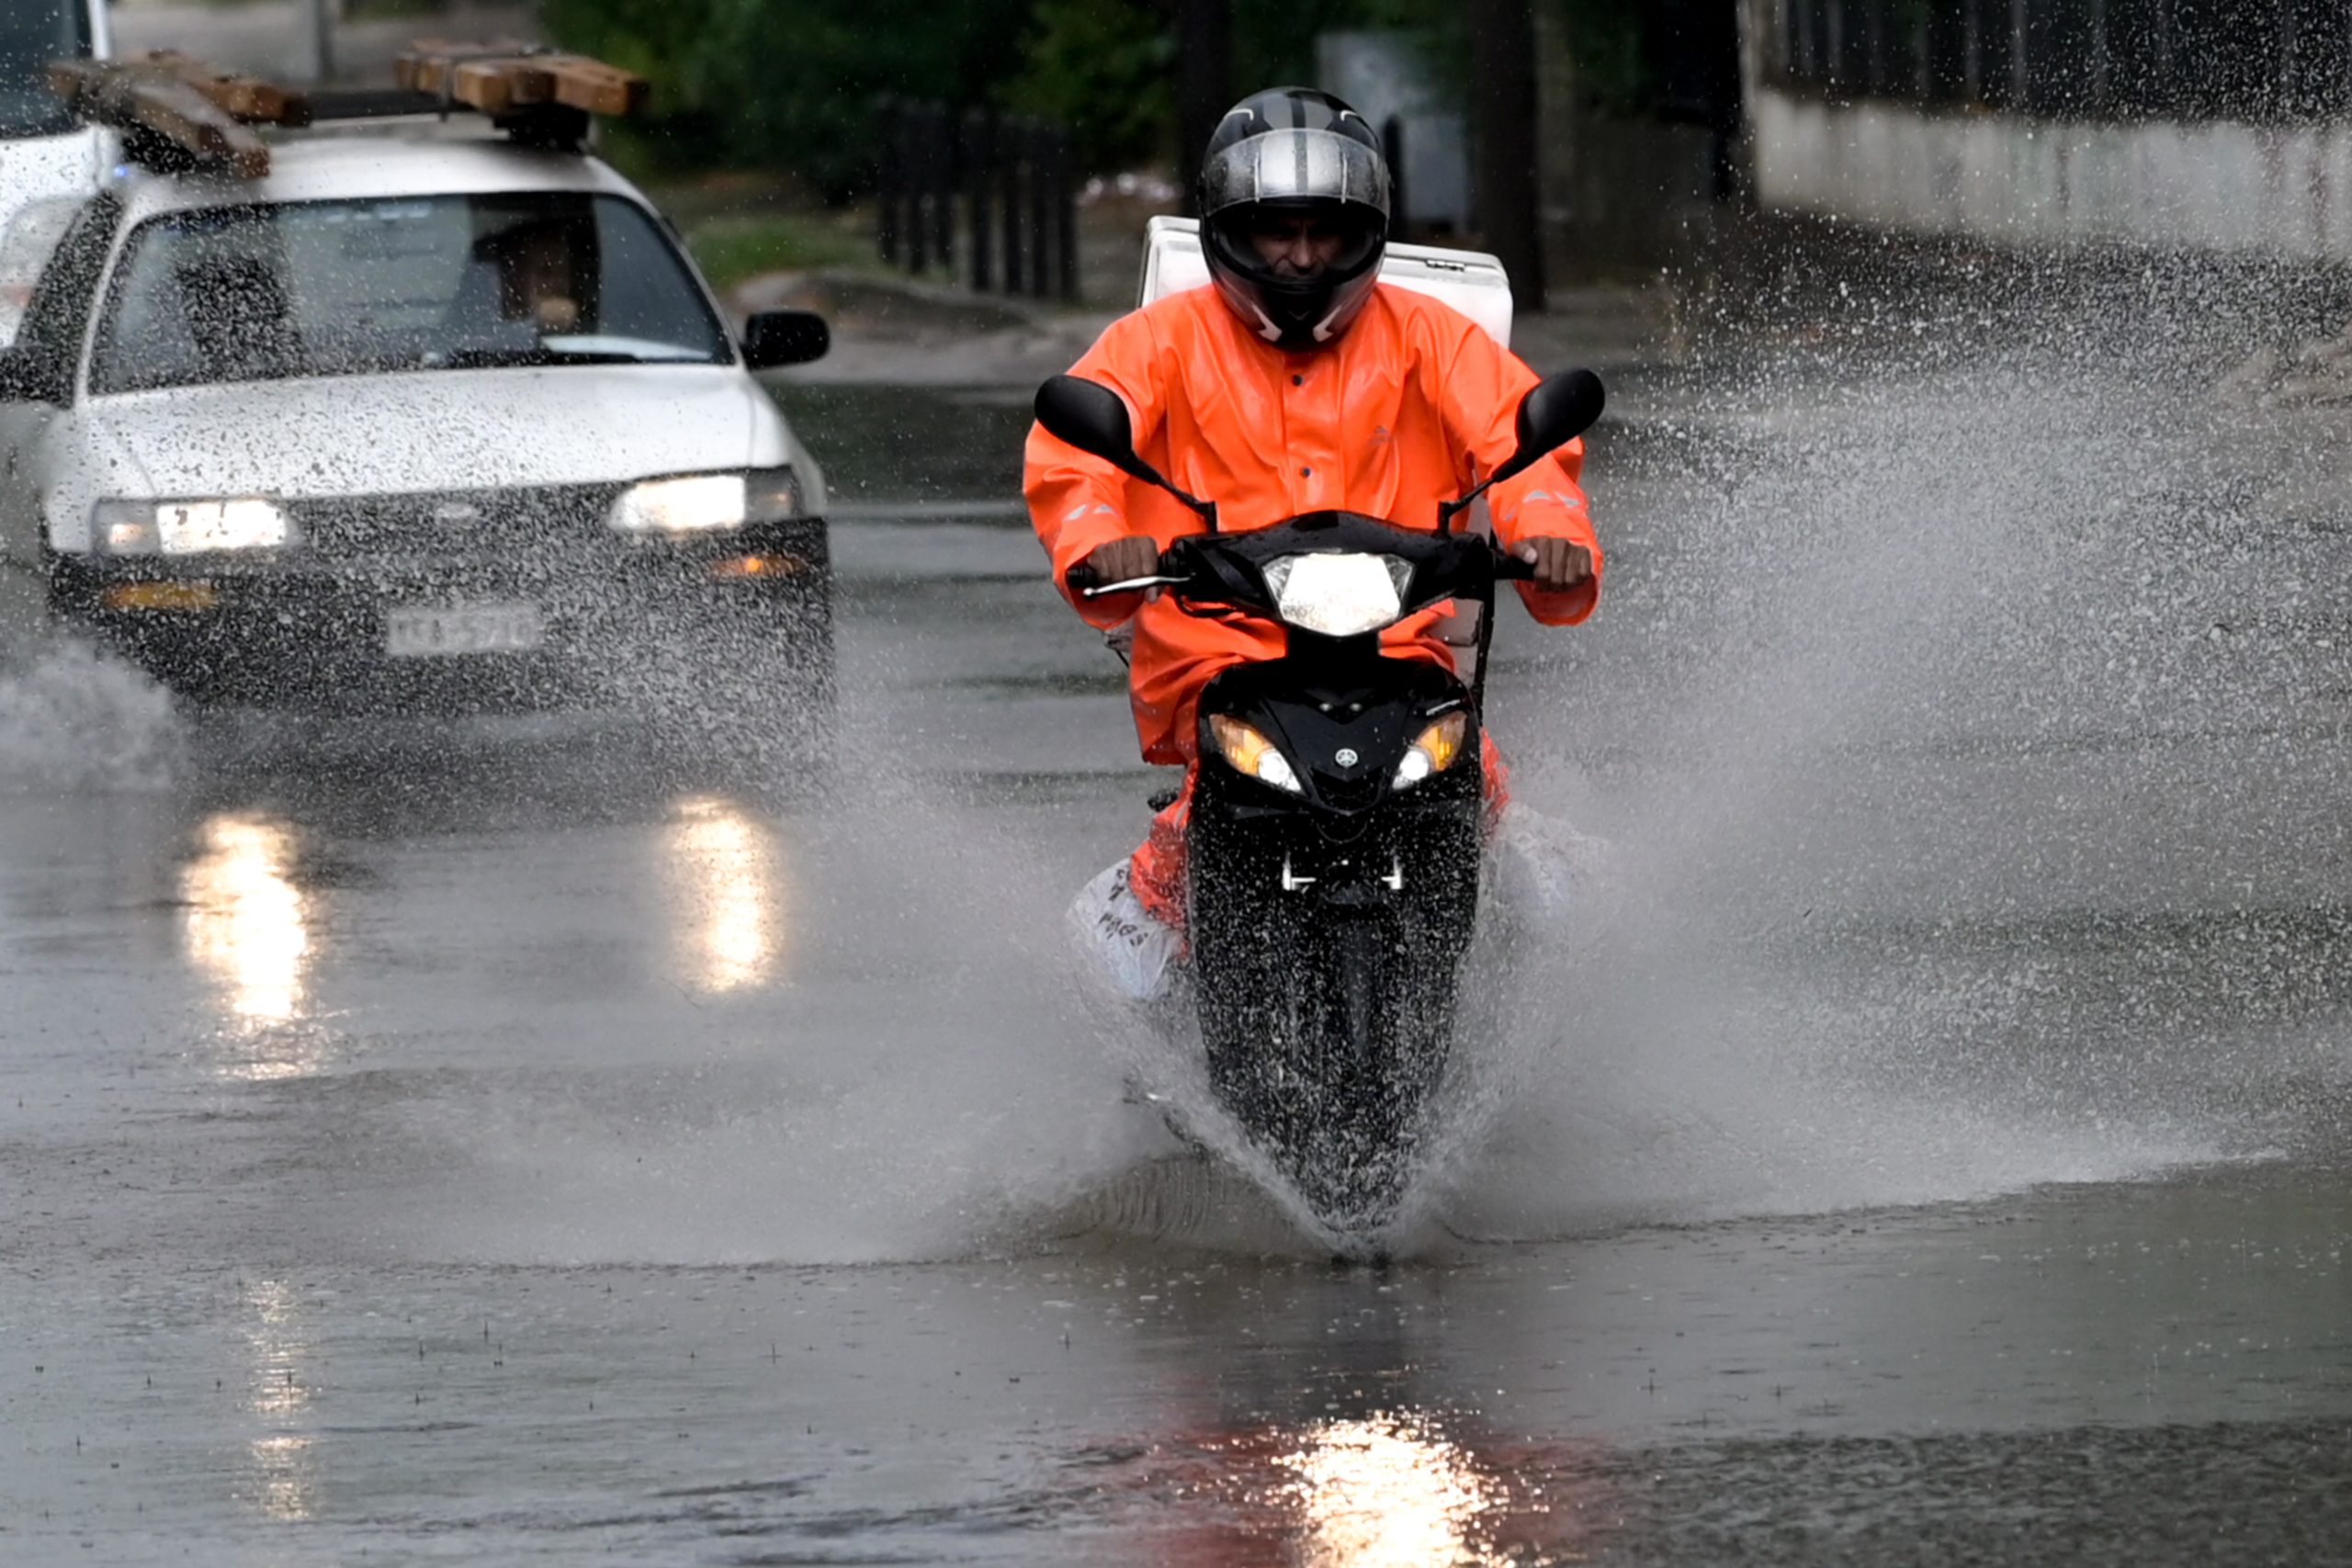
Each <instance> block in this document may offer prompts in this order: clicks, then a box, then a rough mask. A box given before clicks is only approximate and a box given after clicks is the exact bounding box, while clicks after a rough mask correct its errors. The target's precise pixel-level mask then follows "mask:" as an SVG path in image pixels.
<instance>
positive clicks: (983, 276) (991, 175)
mask: <svg viewBox="0 0 2352 1568" xmlns="http://www.w3.org/2000/svg"><path fill="white" fill-rule="evenodd" d="M994 130H995V128H994V126H993V125H992V124H991V123H990V122H989V112H988V110H986V109H979V108H974V109H967V110H965V111H964V143H963V146H962V148H961V149H960V152H959V155H960V157H961V159H962V162H963V166H964V199H965V213H966V221H965V227H966V228H967V231H969V233H970V235H971V258H972V269H971V271H972V287H973V288H975V289H977V290H978V291H979V292H980V293H983V294H985V293H987V292H988V290H989V273H990V271H991V270H992V262H993V257H992V255H991V254H990V253H991V246H990V244H989V197H990V196H991V195H992V194H993V192H992V189H991V186H992V184H993V182H994V180H995V178H996V169H995V152H994V143H995V135H994Z"/></svg>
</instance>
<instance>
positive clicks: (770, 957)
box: [662, 795, 790, 992]
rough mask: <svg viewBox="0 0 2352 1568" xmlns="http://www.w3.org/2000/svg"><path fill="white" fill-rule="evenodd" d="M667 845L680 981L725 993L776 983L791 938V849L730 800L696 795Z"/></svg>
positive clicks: (677, 816)
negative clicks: (787, 859) (788, 866)
mask: <svg viewBox="0 0 2352 1568" xmlns="http://www.w3.org/2000/svg"><path fill="white" fill-rule="evenodd" d="M662 846H663V850H664V852H665V859H666V861H667V863H668V868H669V877H670V887H671V894H672V901H673V905H674V907H675V910H674V918H675V919H676V922H677V923H676V926H675V928H674V929H675V930H676V932H677V949H676V964H677V967H678V969H679V971H680V978H681V980H682V981H683V982H684V984H686V985H687V986H689V987H692V988H693V989H695V990H698V991H705V992H722V991H734V990H741V989H743V988H745V987H752V986H758V985H763V984H764V983H766V982H767V981H768V980H770V979H772V978H774V977H775V974H776V972H777V970H778V969H779V968H780V967H781V966H782V964H783V961H784V958H785V956H786V953H787V950H788V946H789V943H788V940H787V939H788V937H789V934H790V927H789V924H788V918H789V914H790V908H789V904H788V900H787V898H786V886H787V878H786V866H785V857H784V848H783V846H782V845H781V844H780V843H778V842H777V840H776V836H775V829H773V828H771V827H769V826H768V825H767V824H765V823H763V822H761V821H759V820H757V819H756V818H752V816H750V815H749V814H748V813H746V812H745V811H744V810H743V809H742V808H741V807H738V806H736V805H735V804H734V803H733V802H731V801H728V800H724V799H720V798H718V796H715V795H697V796H695V797H693V798H691V799H688V800H684V801H682V802H680V803H679V805H678V807H677V809H676V811H675V812H674V813H673V815H672V817H671V820H670V824H669V828H668V829H667V831H665V832H664V833H663V835H662Z"/></svg>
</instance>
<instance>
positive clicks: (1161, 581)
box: [1070, 567, 1193, 599]
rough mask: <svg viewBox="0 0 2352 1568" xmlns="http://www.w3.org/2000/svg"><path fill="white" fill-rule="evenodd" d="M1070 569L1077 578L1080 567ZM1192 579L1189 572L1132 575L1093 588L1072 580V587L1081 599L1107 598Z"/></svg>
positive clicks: (1164, 586)
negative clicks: (1174, 575) (1120, 580)
mask: <svg viewBox="0 0 2352 1568" xmlns="http://www.w3.org/2000/svg"><path fill="white" fill-rule="evenodd" d="M1070 570H1071V575H1072V577H1073V578H1075V576H1076V575H1077V572H1078V570H1079V569H1078V568H1076V567H1073V568H1071V569H1070ZM1190 581H1193V580H1192V577H1191V576H1190V575H1189V574H1187V575H1185V576H1182V577H1169V576H1166V575H1159V576H1154V577H1130V578H1128V579H1127V580H1126V581H1124V582H1102V583H1097V584H1095V585H1094V586H1093V587H1091V588H1081V587H1080V586H1079V585H1078V583H1077V582H1076V581H1072V582H1071V584H1070V587H1071V588H1072V590H1074V591H1075V592H1077V594H1078V596H1079V597H1080V598H1081V599H1107V598H1109V597H1110V596H1111V595H1112V594H1114V593H1136V592H1142V591H1143V590H1144V589H1147V588H1172V587H1174V586H1175V585H1176V584H1178V583H1180V582H1190Z"/></svg>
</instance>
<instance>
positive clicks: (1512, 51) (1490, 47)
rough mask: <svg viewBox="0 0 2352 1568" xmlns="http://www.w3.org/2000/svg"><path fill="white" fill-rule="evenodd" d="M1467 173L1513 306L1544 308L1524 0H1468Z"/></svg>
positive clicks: (1531, 39)
mask: <svg viewBox="0 0 2352 1568" xmlns="http://www.w3.org/2000/svg"><path fill="white" fill-rule="evenodd" d="M1466 14H1467V17H1468V20H1469V24H1470V79H1471V81H1472V83H1473V84H1474V85H1473V87H1472V90H1471V94H1470V100H1471V137H1472V142H1471V176H1470V177H1471V181H1472V184H1473V186H1474V187H1475V188H1476V197H1477V205H1478V227H1479V229H1480V230H1481V231H1484V232H1485V234H1486V238H1487V245H1488V246H1489V247H1490V248H1491V249H1492V250H1493V251H1494V253H1495V254H1496V255H1497V256H1498V258H1499V259H1500V260H1501V262H1502V264H1503V270H1504V271H1505V272H1506V273H1508V274H1510V290H1511V296H1512V299H1513V301H1514V303H1515V305H1516V307H1517V308H1518V309H1519V310H1542V309H1543V308H1544V239H1543V212H1542V209H1541V203H1540V197H1539V195H1538V189H1539V187H1538V185H1537V181H1536V173H1535V160H1536V156H1537V149H1538V141H1537V136H1536V124H1537V118H1536V93H1535V13H1534V9H1533V7H1532V5H1531V4H1530V0H1470V3H1469V5H1468V6H1467V7H1466Z"/></svg>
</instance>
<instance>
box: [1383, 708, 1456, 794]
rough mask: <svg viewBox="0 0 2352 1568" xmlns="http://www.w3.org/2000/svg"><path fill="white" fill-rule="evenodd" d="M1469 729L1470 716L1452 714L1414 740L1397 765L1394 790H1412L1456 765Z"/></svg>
mask: <svg viewBox="0 0 2352 1568" xmlns="http://www.w3.org/2000/svg"><path fill="white" fill-rule="evenodd" d="M1469 728H1470V716H1469V715H1468V714H1466V713H1450V714H1447V715H1446V716H1444V717H1443V718H1442V719H1439V720H1438V721H1437V722H1436V723H1435V724H1432V725H1430V727H1429V728H1427V729H1424V730H1422V731H1421V732H1420V734H1419V735H1418V736H1416V737H1415V738H1414V739H1413V743H1412V744H1411V745H1410V746H1408V747H1407V748H1406V749H1405V760H1404V761H1402V762H1399V763H1398V764H1397V776H1396V777H1395V778H1394V779H1391V780H1390V781H1389V787H1390V788H1391V789H1409V788H1411V787H1412V786H1413V785H1415V784H1419V783H1420V782H1421V781H1422V780H1423V779H1425V778H1427V777H1429V776H1430V774H1431V773H1443V772H1445V770H1446V769H1448V768H1450V767H1452V766H1453V764H1454V762H1455V761H1457V760H1458V759H1459V758H1460V757H1461V755H1462V738H1463V736H1464V735H1465V734H1466V733H1468V731H1469Z"/></svg>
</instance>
